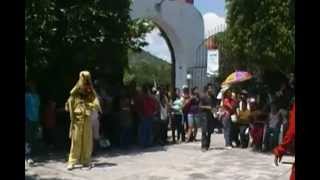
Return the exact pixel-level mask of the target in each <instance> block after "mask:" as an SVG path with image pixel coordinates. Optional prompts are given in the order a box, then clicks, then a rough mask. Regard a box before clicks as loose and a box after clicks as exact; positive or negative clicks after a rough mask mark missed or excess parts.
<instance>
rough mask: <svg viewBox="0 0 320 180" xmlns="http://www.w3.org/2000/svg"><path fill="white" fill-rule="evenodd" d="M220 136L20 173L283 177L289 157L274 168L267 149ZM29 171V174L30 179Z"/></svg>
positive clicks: (176, 178)
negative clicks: (204, 147) (231, 144)
mask: <svg viewBox="0 0 320 180" xmlns="http://www.w3.org/2000/svg"><path fill="white" fill-rule="evenodd" d="M223 145H224V141H223V135H221V134H219V135H217V134H214V135H213V136H212V144H211V147H210V149H209V151H207V152H201V151H200V142H194V143H187V144H175V145H169V146H165V147H153V148H149V149H146V150H141V149H140V148H138V147H133V148H132V149H131V150H129V151H123V150H113V151H111V152H107V153H104V154H102V155H99V156H98V157H97V158H94V159H93V160H94V162H95V167H94V168H92V169H82V168H77V169H74V170H73V171H67V170H66V163H65V159H64V158H60V159H59V158H58V159H57V158H52V160H49V161H44V162H38V163H37V164H36V166H35V167H28V168H27V170H26V177H28V178H29V179H46V180H49V179H50V180H53V179H56V180H60V179H61V180H62V179H65V180H109V179H112V180H171V179H172V180H198V179H199V180H201V179H204V180H205V179H208V180H288V179H289V175H290V169H291V163H292V162H293V161H294V158H293V157H284V158H283V163H282V164H280V166H278V167H276V166H274V164H273V156H272V154H264V153H256V152H252V151H251V149H238V148H235V149H232V150H226V149H224V148H223ZM31 176H33V178H30V177H31Z"/></svg>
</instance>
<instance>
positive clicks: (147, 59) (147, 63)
mask: <svg viewBox="0 0 320 180" xmlns="http://www.w3.org/2000/svg"><path fill="white" fill-rule="evenodd" d="M128 55H129V70H128V71H126V73H125V77H124V81H125V83H126V82H128V81H130V80H133V79H134V80H136V82H137V84H139V85H142V84H143V83H153V80H156V81H157V83H159V84H170V80H171V64H170V63H168V62H166V61H164V60H162V59H160V58H158V57H155V56H153V55H152V54H150V53H149V52H146V51H143V50H142V51H141V52H132V51H129V53H128Z"/></svg>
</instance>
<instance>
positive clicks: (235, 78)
mask: <svg viewBox="0 0 320 180" xmlns="http://www.w3.org/2000/svg"><path fill="white" fill-rule="evenodd" d="M251 78H252V75H251V74H250V73H249V72H246V71H236V72H233V73H232V74H230V75H229V76H228V77H227V79H226V80H224V82H223V83H222V85H227V84H228V85H231V84H235V83H238V82H243V81H246V80H249V79H251Z"/></svg>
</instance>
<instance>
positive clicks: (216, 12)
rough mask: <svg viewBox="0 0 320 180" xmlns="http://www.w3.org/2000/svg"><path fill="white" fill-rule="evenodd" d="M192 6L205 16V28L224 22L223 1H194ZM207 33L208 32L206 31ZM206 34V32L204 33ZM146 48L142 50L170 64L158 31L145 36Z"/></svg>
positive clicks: (166, 47) (155, 30) (168, 54)
mask: <svg viewBox="0 0 320 180" xmlns="http://www.w3.org/2000/svg"><path fill="white" fill-rule="evenodd" d="M194 6H195V7H196V8H197V9H198V10H199V11H200V12H201V14H202V15H205V14H206V16H205V18H204V20H205V26H208V27H214V26H215V25H216V24H221V23H222V22H224V17H225V16H226V15H225V7H224V6H225V0H194ZM206 31H209V30H206ZM205 33H206V32H205ZM146 41H147V42H148V43H149V45H148V46H146V47H144V48H143V49H144V50H146V51H148V52H150V53H151V54H153V55H155V56H157V57H159V58H162V59H164V60H166V61H168V62H171V58H170V51H169V48H168V45H167V44H166V42H165V40H164V39H163V38H162V37H161V36H159V30H158V29H154V30H153V31H152V32H150V33H149V34H147V35H146Z"/></svg>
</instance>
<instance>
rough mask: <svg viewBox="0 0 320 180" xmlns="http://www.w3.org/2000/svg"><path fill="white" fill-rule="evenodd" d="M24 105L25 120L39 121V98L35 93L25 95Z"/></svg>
mask: <svg viewBox="0 0 320 180" xmlns="http://www.w3.org/2000/svg"><path fill="white" fill-rule="evenodd" d="M25 103H26V119H27V120H29V121H33V122H36V121H39V107H40V99H39V96H38V95H37V94H35V93H30V92H29V93H26V94H25Z"/></svg>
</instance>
